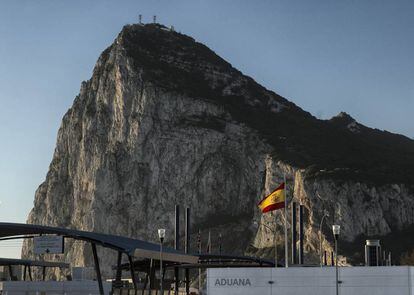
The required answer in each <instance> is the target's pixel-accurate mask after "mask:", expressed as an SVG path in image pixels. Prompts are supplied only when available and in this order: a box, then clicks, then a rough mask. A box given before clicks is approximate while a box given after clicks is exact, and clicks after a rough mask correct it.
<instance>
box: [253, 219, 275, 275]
mask: <svg viewBox="0 0 414 295" xmlns="http://www.w3.org/2000/svg"><path fill="white" fill-rule="evenodd" d="M254 224H256V225H258V226H264V227H265V228H267V229H268V230H270V231H271V232H272V233H273V241H274V243H275V267H277V240H276V230H274V229H273V228H271V227H270V226H268V225H266V224H264V223H259V222H257V221H255V222H254Z"/></svg>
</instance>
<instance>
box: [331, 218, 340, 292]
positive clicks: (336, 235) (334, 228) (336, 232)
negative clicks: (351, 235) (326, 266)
mask: <svg viewBox="0 0 414 295" xmlns="http://www.w3.org/2000/svg"><path fill="white" fill-rule="evenodd" d="M340 231H341V226H340V225H337V224H334V225H332V232H333V235H334V238H335V274H336V295H338V294H339V281H338V239H339V233H340Z"/></svg>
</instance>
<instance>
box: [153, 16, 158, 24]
mask: <svg viewBox="0 0 414 295" xmlns="http://www.w3.org/2000/svg"><path fill="white" fill-rule="evenodd" d="M152 22H153V23H154V24H156V23H157V16H156V15H154V16H153V17H152Z"/></svg>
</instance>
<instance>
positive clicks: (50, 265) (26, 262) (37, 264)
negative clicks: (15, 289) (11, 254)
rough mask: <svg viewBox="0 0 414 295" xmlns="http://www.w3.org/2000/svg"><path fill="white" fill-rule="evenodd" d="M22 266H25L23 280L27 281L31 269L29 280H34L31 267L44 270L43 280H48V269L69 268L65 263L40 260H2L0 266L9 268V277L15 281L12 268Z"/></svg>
mask: <svg viewBox="0 0 414 295" xmlns="http://www.w3.org/2000/svg"><path fill="white" fill-rule="evenodd" d="M15 265H21V266H24V271H23V276H24V277H23V280H24V281H25V280H26V273H27V269H29V278H30V280H33V278H32V270H31V267H32V266H34V267H41V268H42V269H43V280H45V279H46V268H59V269H62V268H69V264H68V263H63V262H53V261H39V260H29V259H13V258H0V266H7V267H8V268H9V276H10V279H11V280H14V279H15V278H14V275H13V269H12V266H15Z"/></svg>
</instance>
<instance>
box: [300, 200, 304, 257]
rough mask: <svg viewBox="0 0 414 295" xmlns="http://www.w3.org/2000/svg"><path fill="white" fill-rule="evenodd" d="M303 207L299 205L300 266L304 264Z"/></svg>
mask: <svg viewBox="0 0 414 295" xmlns="http://www.w3.org/2000/svg"><path fill="white" fill-rule="evenodd" d="M303 208H304V206H303V205H299V264H303V263H304V255H303Z"/></svg>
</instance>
